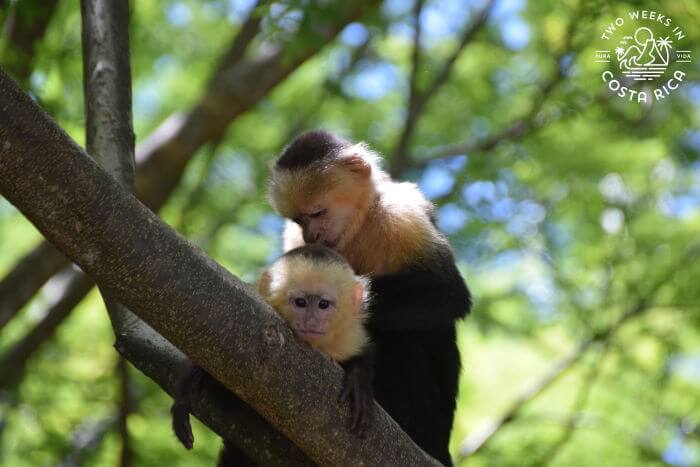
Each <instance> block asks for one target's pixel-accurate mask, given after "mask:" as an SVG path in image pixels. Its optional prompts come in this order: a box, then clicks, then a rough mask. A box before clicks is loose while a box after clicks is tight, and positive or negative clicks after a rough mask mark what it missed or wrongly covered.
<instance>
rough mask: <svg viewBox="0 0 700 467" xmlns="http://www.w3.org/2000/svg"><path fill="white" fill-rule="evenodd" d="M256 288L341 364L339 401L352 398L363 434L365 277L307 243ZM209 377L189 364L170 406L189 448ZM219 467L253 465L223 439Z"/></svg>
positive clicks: (368, 411) (369, 400)
mask: <svg viewBox="0 0 700 467" xmlns="http://www.w3.org/2000/svg"><path fill="white" fill-rule="evenodd" d="M258 292H259V293H260V295H262V297H263V298H265V300H266V301H267V302H268V303H269V304H270V305H271V306H272V308H274V309H275V310H276V311H277V312H278V313H279V314H280V315H281V316H282V317H283V318H284V319H285V320H286V321H287V322H288V323H289V325H290V326H291V327H292V329H293V330H294V332H295V333H296V335H297V336H299V338H300V339H301V340H303V341H304V342H306V343H307V344H308V345H310V346H311V347H313V348H315V349H317V350H319V351H321V352H322V353H324V354H326V355H328V356H329V357H330V358H332V359H333V360H335V361H336V362H338V363H339V364H340V365H341V366H342V367H343V369H344V372H345V376H344V380H343V390H342V392H341V394H340V396H339V401H341V402H345V401H349V402H350V414H351V421H350V430H351V431H352V432H353V433H354V434H356V435H358V436H361V437H362V436H364V435H365V433H366V432H367V430H368V428H369V424H370V421H371V417H372V407H373V404H374V395H373V392H372V364H371V358H372V356H371V345H370V343H369V338H368V335H367V331H366V329H365V322H366V320H367V313H366V308H367V304H368V303H369V286H368V280H367V279H366V278H364V277H362V276H358V275H356V274H355V273H354V272H353V270H352V268H351V267H350V265H349V264H348V263H347V261H345V259H343V257H342V256H340V255H339V254H338V253H336V252H334V251H333V250H331V249H329V248H326V247H324V246H322V245H306V246H301V247H299V248H295V249H293V250H291V251H288V252H286V253H285V254H284V255H282V256H281V257H280V258H279V259H278V260H277V261H275V262H274V263H273V264H272V265H271V266H270V267H268V268H267V269H266V270H265V271H264V272H263V274H262V276H261V277H260V280H259V281H258ZM212 382H213V379H212V378H211V377H209V375H207V373H206V372H205V371H204V370H203V369H202V368H201V367H199V366H196V365H192V366H191V367H190V368H189V370H188V372H187V375H186V376H185V377H184V378H183V379H182V380H181V382H180V384H179V387H178V390H177V392H176V395H175V401H174V403H173V406H172V409H171V411H172V415H173V422H172V423H173V431H175V434H176V436H177V437H178V439H179V440H180V441H181V442H182V444H183V445H184V446H185V447H186V448H187V449H191V448H192V446H193V443H194V436H193V434H192V427H191V425H190V419H189V414H190V412H191V404H192V400H191V397H192V396H193V395H194V394H195V393H196V392H197V391H198V390H200V385H201V384H203V383H207V384H211V383H212ZM218 465H219V466H220V467H233V466H248V465H255V464H254V463H253V462H252V461H251V460H250V459H249V458H247V456H245V454H244V453H243V452H242V451H240V450H239V449H238V448H237V447H236V446H233V445H231V444H230V443H224V448H223V450H222V452H221V456H220V458H219V464H218Z"/></svg>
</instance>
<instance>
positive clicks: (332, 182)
mask: <svg viewBox="0 0 700 467" xmlns="http://www.w3.org/2000/svg"><path fill="white" fill-rule="evenodd" d="M269 198H270V201H271V203H272V205H273V207H274V208H275V209H276V210H277V212H278V213H280V215H282V216H284V217H286V218H288V219H290V220H291V222H287V225H286V227H285V232H284V247H285V249H292V248H295V247H298V246H300V245H304V244H311V243H319V244H322V245H325V246H327V247H329V248H332V249H333V250H335V251H336V252H338V253H339V254H341V255H342V256H343V257H344V258H345V259H346V260H347V261H348V262H349V263H350V265H351V266H352V268H353V270H354V271H355V273H356V274H361V275H364V276H369V278H370V279H371V287H372V294H373V296H372V303H371V304H370V306H369V315H370V317H369V322H368V329H369V332H370V338H371V340H372V342H373V344H374V353H375V355H374V360H373V365H374V394H375V397H376V399H377V401H378V402H379V404H380V405H381V406H382V407H384V409H385V410H386V411H387V412H388V413H389V414H390V415H391V416H392V417H393V418H394V420H396V422H398V424H399V425H400V426H401V427H402V428H403V430H404V431H406V433H408V434H409V435H410V436H411V438H412V439H413V440H414V441H415V442H416V443H417V444H418V445H419V446H420V447H421V448H423V449H424V450H425V451H426V452H427V453H429V454H430V455H431V456H433V457H434V458H435V459H437V460H439V461H440V462H442V463H443V464H445V465H452V460H451V459H450V454H449V451H448V444H449V439H450V431H451V429H452V421H453V417H454V410H455V403H456V397H457V389H458V388H457V386H458V378H459V371H460V357H459V351H458V349H457V343H456V334H455V322H456V320H458V319H460V318H462V317H464V316H465V315H466V314H467V313H468V312H469V310H470V308H471V296H470V293H469V290H468V288H467V285H466V284H465V282H464V280H463V279H462V277H461V275H460V273H459V271H458V269H457V267H456V265H455V259H454V255H453V253H452V249H451V248H450V246H449V243H448V242H447V240H446V238H445V237H444V236H443V235H442V234H441V233H440V232H439V231H438V230H437V228H436V227H435V224H434V216H433V210H434V207H433V205H432V204H431V203H430V202H429V201H428V200H427V199H426V198H425V197H424V196H423V195H422V194H421V193H420V191H419V190H418V189H417V187H416V186H415V185H414V184H412V183H398V182H395V181H392V180H391V178H390V177H389V175H388V174H387V173H386V172H384V171H383V170H382V169H381V168H380V166H379V156H378V155H377V154H375V153H374V152H372V151H370V150H369V149H368V148H367V146H366V145H364V144H353V143H351V142H348V141H346V140H344V139H342V138H339V137H337V136H335V135H333V134H331V133H328V132H326V131H312V132H308V133H304V134H302V135H300V136H298V137H297V138H296V139H294V140H293V141H292V142H291V143H290V144H289V145H288V146H287V147H285V148H284V150H283V151H282V154H281V155H280V156H279V158H278V159H277V160H276V162H275V164H274V166H273V167H272V174H271V177H270V188H269Z"/></svg>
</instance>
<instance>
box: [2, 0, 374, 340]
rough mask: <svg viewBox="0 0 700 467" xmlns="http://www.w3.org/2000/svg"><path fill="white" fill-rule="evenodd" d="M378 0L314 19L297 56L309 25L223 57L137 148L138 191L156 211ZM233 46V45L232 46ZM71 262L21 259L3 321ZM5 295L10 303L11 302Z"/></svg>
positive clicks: (8, 282) (43, 247)
mask: <svg viewBox="0 0 700 467" xmlns="http://www.w3.org/2000/svg"><path fill="white" fill-rule="evenodd" d="M377 3H378V0H370V1H368V2H364V3H363V2H352V3H349V4H347V5H346V6H344V7H343V10H342V14H340V15H323V16H322V17H323V18H328V20H327V21H328V22H320V23H317V24H315V30H318V31H321V32H320V34H319V40H315V41H306V42H305V45H306V47H305V48H304V49H303V50H302V51H301V53H299V54H298V55H295V56H293V57H288V56H286V55H285V54H284V51H285V49H287V48H288V45H289V44H290V43H293V42H295V41H299V40H303V35H304V34H306V33H308V28H307V29H303V30H301V31H299V33H298V34H297V36H296V37H293V38H291V39H290V40H289V41H288V43H282V44H279V45H277V46H267V47H264V48H260V50H258V51H257V53H256V54H255V55H254V56H253V57H251V58H248V59H242V60H239V61H237V62H230V61H227V60H224V59H223V58H222V60H221V61H220V65H219V68H217V69H216V70H215V71H214V73H212V76H213V78H212V80H211V81H210V82H209V85H208V86H207V89H206V90H205V91H204V93H203V95H202V97H201V98H200V100H199V102H197V103H196V104H195V105H194V106H193V107H192V108H191V109H190V110H189V111H187V112H183V113H176V114H173V115H171V116H170V117H169V118H168V119H166V120H165V121H164V122H163V123H162V124H161V125H160V126H159V127H158V128H157V129H156V130H155V131H153V133H151V135H150V136H149V137H148V138H147V139H146V140H145V141H144V142H143V143H141V144H140V145H139V146H138V147H137V148H136V161H137V170H136V196H137V197H138V198H139V199H140V200H141V201H142V202H143V203H144V204H145V205H146V206H148V207H149V208H151V209H152V210H153V211H158V210H159V209H160V208H161V207H162V206H163V204H164V203H165V202H166V201H167V200H168V198H169V197H170V195H171V194H172V192H173V190H174V189H175V188H176V187H177V185H178V184H179V182H180V179H181V177H182V174H183V173H184V171H185V168H186V166H187V163H188V162H189V161H190V160H191V159H192V157H193V156H194V154H195V153H196V152H197V151H198V150H199V149H200V148H201V146H203V145H204V144H206V143H209V142H212V141H216V140H217V139H220V138H221V136H222V135H223V134H224V132H225V130H226V128H228V126H229V125H230V124H231V123H232V122H233V121H235V120H236V118H237V117H239V116H240V115H242V114H243V113H245V112H247V111H248V110H250V109H251V108H252V107H253V106H254V105H255V104H257V103H258V102H259V101H260V100H262V99H263V98H264V97H266V96H267V95H268V94H269V92H270V91H271V90H272V89H273V88H274V87H275V86H276V85H278V84H279V83H281V82H282V81H283V80H284V79H285V78H287V77H288V76H289V75H290V74H291V73H292V72H293V71H295V70H296V69H297V68H299V67H300V66H301V65H302V64H303V63H304V62H306V60H308V59H309V58H310V57H312V56H313V55H314V54H315V53H317V52H318V51H319V50H321V49H322V48H323V46H324V45H325V44H327V43H328V42H329V41H331V40H332V39H333V38H334V37H335V36H336V35H337V33H338V32H339V31H340V30H341V29H342V28H343V27H345V25H347V24H348V23H350V22H352V21H353V20H355V19H356V18H357V17H359V16H361V15H362V14H363V13H364V12H365V11H366V10H367V9H368V8H371V7H373V6H374V5H376V4H377ZM329 8H330V7H329ZM336 8H337V7H336ZM241 32H242V31H241ZM237 41H238V42H239V44H240V43H241V42H242V39H241V40H238V39H234V44H235V43H236V42H237ZM234 48H236V47H234V45H232V46H231V48H230V49H234ZM231 55H235V54H231ZM261 77H263V78H261ZM49 255H50V256H49ZM42 262H45V263H47V264H50V265H52V266H53V268H52V270H49V269H48V268H47V269H46V273H45V274H41V275H39V274H36V276H34V274H35V273H34V270H43V269H41V264H43V263H42ZM68 264H69V261H68V260H67V259H65V257H64V256H63V255H61V254H60V253H58V252H57V251H55V249H53V248H51V247H50V246H48V245H47V244H46V243H45V242H43V243H41V244H40V245H39V246H38V247H37V248H35V249H34V250H33V251H32V252H31V253H29V254H28V255H26V256H25V257H24V258H23V259H21V260H20V261H19V262H18V264H17V266H15V267H14V268H13V270H12V271H11V272H10V274H9V275H8V276H7V277H6V278H5V279H4V280H3V281H2V282H0V291H7V294H2V295H0V327H2V324H3V321H4V322H7V321H8V320H9V319H11V318H12V317H13V316H14V315H16V313H17V312H18V311H19V310H20V309H21V308H22V307H23V306H24V305H25V304H26V303H27V301H28V300H29V299H30V298H31V297H32V296H33V295H35V294H36V292H37V291H38V290H39V289H40V288H41V286H42V285H43V284H44V283H45V282H46V281H47V280H48V278H49V277H51V275H52V274H55V273H57V272H58V271H60V270H61V269H63V268H64V267H66V266H68ZM17 284H21V285H22V291H23V293H17V294H16V296H14V297H13V296H12V295H15V293H16V291H18V290H19V288H18V287H17ZM4 300H7V302H6V303H9V304H8V305H6V304H5V303H4V302H3V301H4Z"/></svg>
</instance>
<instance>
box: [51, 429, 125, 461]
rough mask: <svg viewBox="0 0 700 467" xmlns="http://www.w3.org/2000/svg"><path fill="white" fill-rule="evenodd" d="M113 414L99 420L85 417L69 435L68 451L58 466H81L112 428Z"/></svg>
mask: <svg viewBox="0 0 700 467" xmlns="http://www.w3.org/2000/svg"><path fill="white" fill-rule="evenodd" d="M116 418H117V417H115V416H110V417H107V418H103V419H101V420H93V419H86V420H85V421H83V422H82V423H81V424H80V426H78V428H77V429H76V430H75V432H73V434H72V435H71V441H70V447H69V451H68V453H67V454H66V456H65V457H64V459H63V460H62V461H61V462H60V463H59V464H58V467H82V466H84V465H85V461H86V459H87V458H88V457H89V456H91V455H92V454H94V453H95V451H96V450H97V448H98V447H99V446H100V444H101V443H102V441H103V440H104V438H105V436H106V435H107V433H109V432H110V431H112V430H113V429H114V425H115V422H116Z"/></svg>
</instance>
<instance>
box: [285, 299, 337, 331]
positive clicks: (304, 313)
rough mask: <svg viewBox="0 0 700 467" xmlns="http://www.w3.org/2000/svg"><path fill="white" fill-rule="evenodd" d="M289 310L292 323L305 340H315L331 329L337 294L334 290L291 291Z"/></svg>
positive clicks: (288, 303)
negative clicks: (317, 291) (320, 291)
mask: <svg viewBox="0 0 700 467" xmlns="http://www.w3.org/2000/svg"><path fill="white" fill-rule="evenodd" d="M287 311H288V316H289V320H290V324H291V325H292V327H293V328H294V330H295V331H296V332H297V334H299V336H301V338H302V339H304V340H305V341H307V342H313V341H314V340H316V339H319V338H321V337H323V336H324V335H325V334H326V333H327V332H328V331H329V330H330V329H331V321H332V319H333V317H334V315H335V311H336V294H335V293H334V292H332V291H328V292H322V293H311V292H310V291H306V290H299V291H290V293H289V298H288V300H287Z"/></svg>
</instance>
